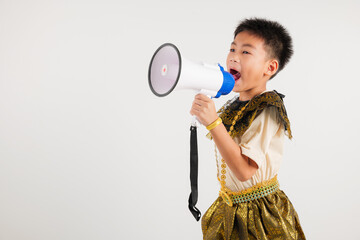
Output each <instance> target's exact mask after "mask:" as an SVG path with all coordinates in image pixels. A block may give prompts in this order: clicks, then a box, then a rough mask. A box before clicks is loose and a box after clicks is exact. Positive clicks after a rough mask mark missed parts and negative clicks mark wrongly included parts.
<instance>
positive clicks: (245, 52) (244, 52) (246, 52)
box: [242, 51, 250, 54]
mask: <svg viewBox="0 0 360 240" xmlns="http://www.w3.org/2000/svg"><path fill="white" fill-rule="evenodd" d="M242 53H243V54H250V53H249V52H248V51H243V52H242Z"/></svg>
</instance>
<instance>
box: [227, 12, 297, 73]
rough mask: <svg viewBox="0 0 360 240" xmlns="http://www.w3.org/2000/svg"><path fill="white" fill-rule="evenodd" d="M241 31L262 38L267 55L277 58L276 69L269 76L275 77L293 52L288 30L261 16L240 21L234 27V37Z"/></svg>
mask: <svg viewBox="0 0 360 240" xmlns="http://www.w3.org/2000/svg"><path fill="white" fill-rule="evenodd" d="M243 31H247V32H249V33H250V34H254V35H255V36H257V37H260V38H261V39H263V40H264V43H265V50H266V51H267V53H268V55H269V57H271V58H275V59H276V60H278V62H279V68H278V71H277V72H276V73H275V74H274V75H273V76H271V78H273V77H275V75H276V74H277V73H278V72H280V71H281V70H282V69H283V68H284V67H285V65H286V64H287V63H288V62H289V60H290V57H291V56H292V55H293V53H294V50H293V45H292V39H291V37H290V34H289V33H288V31H287V30H286V29H285V28H284V27H283V26H282V25H280V24H279V23H278V22H275V21H269V20H266V19H261V18H251V19H245V20H243V21H241V22H240V24H239V25H238V26H237V28H236V29H235V32H234V39H235V37H236V35H238V34H239V33H240V32H243ZM271 78H270V79H271Z"/></svg>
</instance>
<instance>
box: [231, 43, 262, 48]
mask: <svg viewBox="0 0 360 240" xmlns="http://www.w3.org/2000/svg"><path fill="white" fill-rule="evenodd" d="M231 45H235V46H236V43H235V42H232V43H231ZM242 47H250V48H253V49H256V47H254V46H253V45H251V44H250V43H245V44H243V45H242Z"/></svg>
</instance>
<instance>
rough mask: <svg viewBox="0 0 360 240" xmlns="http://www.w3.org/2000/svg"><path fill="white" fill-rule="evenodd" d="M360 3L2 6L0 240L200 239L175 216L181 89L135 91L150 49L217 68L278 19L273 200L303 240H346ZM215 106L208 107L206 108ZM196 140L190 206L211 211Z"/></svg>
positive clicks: (203, 153)
mask: <svg viewBox="0 0 360 240" xmlns="http://www.w3.org/2000/svg"><path fill="white" fill-rule="evenodd" d="M359 10H360V4H359V1H355V0H354V1H345V0H342V1H297V2H296V3H295V1H285V0H284V1H240V0H236V1H223V2H221V1H209V0H206V1H205V0H203V1H176V2H175V1H165V0H152V1H145V0H141V1H136V0H134V1H127V2H122V1H115V0H114V1H110V0H102V1H99V0H97V1H95V0H90V1H89V0H87V1H85V0H84V1H81V0H71V1H70V0H68V1H45V0H44V1H10V0H0V239H1V240H15V239H16V240H17V239H26V240H35V239H36V240H38V239H44V240H45V239H46V240H48V239H51V240H58V239H87V240H92V239H201V238H202V233H201V226H200V222H196V221H195V220H194V218H193V216H192V215H191V213H190V212H189V211H188V209H187V200H188V196H189V193H190V181H189V126H190V125H189V122H190V119H191V118H190V116H189V110H190V106H191V102H192V100H193V94H194V93H193V92H192V91H178V92H174V93H173V94H171V95H169V96H168V97H166V98H158V97H156V96H155V95H153V94H152V93H151V91H150V89H149V86H148V80H147V71H148V64H149V62H150V59H151V57H152V54H153V52H154V51H155V50H156V48H157V47H158V46H160V45H161V44H162V43H164V42H172V43H174V44H176V45H177V46H178V47H179V49H180V51H181V53H182V55H183V56H185V57H186V58H188V59H190V60H194V61H204V62H208V63H217V62H219V63H221V64H222V65H225V59H226V55H227V52H228V50H229V46H230V43H231V41H232V38H233V31H234V29H235V27H236V26H237V24H238V23H239V21H240V20H242V19H244V18H246V17H254V16H256V17H265V18H269V19H271V20H276V21H279V22H280V23H281V24H283V25H284V26H285V27H286V28H287V29H288V30H289V32H290V34H291V36H292V37H293V41H294V50H295V54H294V56H293V58H292V59H291V61H290V63H289V65H288V66H287V67H286V68H285V69H284V70H283V71H282V72H281V73H279V75H278V76H277V77H276V78H274V79H273V80H272V81H271V82H270V83H269V85H268V89H276V90H277V91H279V92H280V93H283V94H285V95H286V97H285V99H284V101H285V104H286V107H287V111H288V115H289V119H290V121H291V124H292V125H291V126H292V131H293V136H294V139H293V140H292V141H290V140H288V139H287V140H286V141H285V153H284V160H283V165H282V168H281V170H280V172H279V179H280V184H281V188H282V189H283V190H284V191H285V193H286V194H287V195H288V196H289V198H290V200H291V201H292V203H293V204H294V206H295V209H296V210H297V212H298V214H299V217H300V221H301V224H302V227H303V230H304V231H305V234H306V236H307V238H308V239H327V240H329V239H334V240H337V239H359V235H360V234H359V232H358V223H359V221H358V217H359V215H360V207H359V201H360V197H359V192H358V189H359V180H360V177H359V174H358V172H359V170H358V168H359V165H360V164H359V160H360V157H359V154H358V153H359V148H360V144H359V140H358V134H359V132H360V131H359V125H358V123H359V121H360V115H359V112H358V109H359V98H358V88H359V80H360V79H359V74H358V72H359V54H360V51H359V50H360V47H359V46H360V45H359V42H360V27H359V26H360V17H359ZM230 97H231V96H226V97H223V98H221V99H218V100H216V106H217V107H220V106H221V105H222V104H223V103H224V102H225V100H227V99H229V98H230ZM205 134H206V131H205V130H204V128H201V129H200V130H199V134H198V135H199V136H198V141H199V155H200V159H199V161H200V163H199V164H200V166H199V168H200V170H199V202H198V207H199V208H200V209H201V211H202V213H205V211H206V209H207V208H208V207H209V206H210V205H211V203H212V202H213V201H214V200H215V199H216V197H217V194H218V189H219V186H218V183H217V180H216V165H215V159H214V153H213V144H212V143H211V142H210V141H209V140H208V139H206V138H205V137H204V135H205Z"/></svg>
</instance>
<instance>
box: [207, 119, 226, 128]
mask: <svg viewBox="0 0 360 240" xmlns="http://www.w3.org/2000/svg"><path fill="white" fill-rule="evenodd" d="M221 123H222V120H221V118H219V117H218V118H217V119H216V120H215V121H214V122H213V123H211V124H210V125H208V126H207V127H206V129H207V130H209V131H210V130H212V129H214V128H216V127H217V126H219V125H220V124H221Z"/></svg>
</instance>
